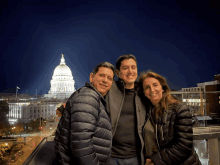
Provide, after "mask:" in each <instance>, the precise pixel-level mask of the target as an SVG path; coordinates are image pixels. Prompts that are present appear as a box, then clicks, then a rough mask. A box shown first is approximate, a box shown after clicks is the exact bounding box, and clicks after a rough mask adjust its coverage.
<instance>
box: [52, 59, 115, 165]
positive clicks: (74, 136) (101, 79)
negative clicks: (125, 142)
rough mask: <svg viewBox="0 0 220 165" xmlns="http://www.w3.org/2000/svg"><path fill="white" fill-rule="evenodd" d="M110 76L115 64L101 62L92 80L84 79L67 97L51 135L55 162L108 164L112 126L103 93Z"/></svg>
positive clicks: (107, 89)
mask: <svg viewBox="0 0 220 165" xmlns="http://www.w3.org/2000/svg"><path fill="white" fill-rule="evenodd" d="M113 78H114V66H113V65H112V64H110V63H108V62H103V63H100V64H99V65H97V66H96V67H95V68H94V69H93V72H92V73H91V74H90V82H91V84H89V83H86V84H85V86H84V87H82V88H80V89H78V90H77V91H76V92H74V93H73V94H72V95H71V96H70V98H69V99H68V101H67V103H66V107H65V109H64V112H63V114H62V117H61V119H60V121H59V124H58V127H57V130H56V135H55V139H54V142H55V152H56V159H57V164H63V165H64V164H65V165H70V164H73V165H107V164H108V162H109V158H110V153H111V146H112V132H111V131H112V130H111V122H110V117H109V115H108V113H107V111H106V102H105V99H104V97H105V95H106V93H107V92H108V91H109V89H110V88H111V86H112V83H113Z"/></svg>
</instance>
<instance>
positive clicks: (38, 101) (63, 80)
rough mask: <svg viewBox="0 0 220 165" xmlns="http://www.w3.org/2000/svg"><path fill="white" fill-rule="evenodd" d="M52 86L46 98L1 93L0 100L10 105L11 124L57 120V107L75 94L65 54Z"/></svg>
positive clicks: (53, 77)
mask: <svg viewBox="0 0 220 165" xmlns="http://www.w3.org/2000/svg"><path fill="white" fill-rule="evenodd" d="M50 84H51V87H50V90H49V92H48V94H45V95H44V97H41V96H40V95H38V96H37V97H35V96H34V97H33V96H30V95H27V94H18V95H17V97H16V95H15V94H6V93H0V99H1V100H6V101H7V102H8V104H9V114H8V115H7V117H8V120H9V123H10V124H16V123H17V122H19V121H21V122H24V123H28V122H30V120H34V119H37V118H39V117H43V118H44V119H46V120H55V118H56V109H57V107H59V105H60V103H65V102H66V101H67V99H68V98H69V97H70V95H71V94H72V93H73V92H75V87H74V85H75V81H74V79H73V76H72V72H71V70H70V68H69V67H68V66H67V65H66V63H65V59H64V56H63V54H62V57H61V59H60V64H59V65H58V66H57V67H56V68H55V69H54V72H53V76H52V79H51V81H50Z"/></svg>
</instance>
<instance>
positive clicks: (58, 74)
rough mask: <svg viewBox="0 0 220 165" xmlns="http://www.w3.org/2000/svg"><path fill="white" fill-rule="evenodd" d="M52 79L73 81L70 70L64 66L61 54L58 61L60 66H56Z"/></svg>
mask: <svg viewBox="0 0 220 165" xmlns="http://www.w3.org/2000/svg"><path fill="white" fill-rule="evenodd" d="M52 79H53V80H58V79H59V80H60V79H66V80H68V79H73V76H72V72H71V70H70V68H69V67H68V66H67V65H66V63H65V59H64V56H63V54H62V57H61V59H60V65H58V66H57V67H56V68H55V69H54V72H53V76H52Z"/></svg>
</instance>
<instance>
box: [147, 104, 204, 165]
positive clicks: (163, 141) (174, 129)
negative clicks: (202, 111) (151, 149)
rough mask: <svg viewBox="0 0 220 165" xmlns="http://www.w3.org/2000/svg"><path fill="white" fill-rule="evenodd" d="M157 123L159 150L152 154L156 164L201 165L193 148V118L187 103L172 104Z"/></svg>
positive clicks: (151, 157)
mask: <svg viewBox="0 0 220 165" xmlns="http://www.w3.org/2000/svg"><path fill="white" fill-rule="evenodd" d="M151 111H152V109H151V110H150V113H149V114H148V116H147V119H149V118H150V116H151ZM155 124H156V125H157V126H156V127H157V136H156V139H157V142H158V143H157V145H158V148H159V152H156V153H154V154H153V155H151V156H150V159H151V160H152V162H153V163H154V165H181V164H182V165H201V162H200V161H199V158H198V155H197V154H196V152H195V150H194V148H193V129H192V126H193V120H192V115H191V113H190V110H189V108H188V106H187V105H185V104H182V103H180V104H174V105H172V106H170V108H169V109H168V110H166V111H165V112H164V113H163V115H162V116H160V117H159V118H158V119H157V120H156V119H155Z"/></svg>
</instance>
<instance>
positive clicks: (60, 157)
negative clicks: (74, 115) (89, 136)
mask: <svg viewBox="0 0 220 165" xmlns="http://www.w3.org/2000/svg"><path fill="white" fill-rule="evenodd" d="M69 137H70V115H69V112H68V111H67V110H66V109H64V111H63V114H62V117H61V119H60V121H59V123H58V126H57V130H56V134H55V138H54V147H55V153H56V162H57V164H59V165H69V164H71V156H70V146H69V144H70V142H69V141H70V140H69Z"/></svg>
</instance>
